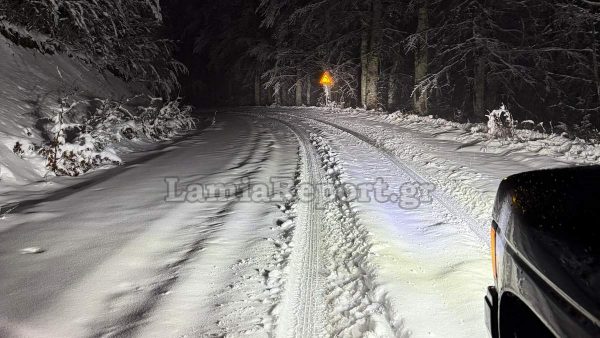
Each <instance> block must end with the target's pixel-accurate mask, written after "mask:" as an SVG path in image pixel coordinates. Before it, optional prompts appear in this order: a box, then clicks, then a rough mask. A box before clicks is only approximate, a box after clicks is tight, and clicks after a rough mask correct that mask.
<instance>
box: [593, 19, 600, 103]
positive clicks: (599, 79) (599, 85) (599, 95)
mask: <svg viewBox="0 0 600 338" xmlns="http://www.w3.org/2000/svg"><path fill="white" fill-rule="evenodd" d="M592 37H593V41H594V43H593V46H592V47H593V48H592V53H593V54H592V62H593V63H594V65H593V68H594V81H595V82H596V99H597V100H598V102H599V103H600V73H599V70H598V43H597V41H596V26H595V24H594V23H592Z"/></svg>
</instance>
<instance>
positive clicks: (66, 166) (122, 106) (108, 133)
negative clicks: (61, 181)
mask: <svg viewBox="0 0 600 338" xmlns="http://www.w3.org/2000/svg"><path fill="white" fill-rule="evenodd" d="M180 104H181V103H180V101H179V100H175V101H169V102H166V103H164V102H163V101H162V99H160V98H151V97H148V96H136V97H133V98H130V99H128V100H126V101H125V102H118V101H113V100H108V99H105V100H101V99H98V98H93V99H89V100H71V101H70V100H69V98H61V99H60V102H59V106H58V107H54V108H52V118H51V119H45V120H46V121H47V122H46V123H45V124H40V125H42V129H43V130H41V132H42V133H43V134H44V135H45V136H46V141H45V142H44V143H43V144H41V145H33V147H31V146H30V147H28V148H27V150H28V151H29V152H31V151H36V152H37V153H38V154H39V155H41V156H42V157H44V158H45V160H46V168H47V169H48V170H49V172H52V173H54V174H56V175H59V176H78V175H80V174H83V173H85V172H87V171H89V170H90V169H93V168H95V167H98V166H102V165H107V164H120V163H121V159H120V158H119V157H118V156H117V154H116V152H115V150H114V149H112V147H111V145H113V144H115V143H118V142H120V141H122V140H123V138H125V139H129V140H133V139H142V138H145V139H150V140H167V139H170V138H172V137H174V136H176V135H177V133H178V132H182V131H186V130H191V129H193V128H195V126H196V121H195V119H194V118H193V117H192V116H191V111H192V108H191V107H190V106H183V107H181V106H180ZM32 148H33V149H32ZM14 151H15V153H18V154H22V153H23V152H25V150H24V149H23V147H22V145H20V144H19V145H18V146H17V145H15V148H14Z"/></svg>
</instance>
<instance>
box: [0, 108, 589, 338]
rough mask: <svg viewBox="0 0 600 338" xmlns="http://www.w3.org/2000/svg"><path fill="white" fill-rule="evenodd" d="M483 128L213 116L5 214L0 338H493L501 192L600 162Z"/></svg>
mask: <svg viewBox="0 0 600 338" xmlns="http://www.w3.org/2000/svg"><path fill="white" fill-rule="evenodd" d="M478 128H479V127H478V126H465V125H459V124H455V123H449V122H446V121H441V120H434V119H431V118H418V117H412V116H405V115H401V114H393V115H386V114H379V113H374V112H365V111H360V110H327V109H315V108H302V109H299V108H243V109H242V108H240V109H232V110H230V111H227V112H223V113H221V114H218V115H217V118H216V124H214V125H213V126H211V127H209V128H208V129H206V130H204V131H203V132H201V133H196V134H194V135H191V136H189V137H188V138H186V139H183V140H181V141H179V142H176V143H173V144H172V145H170V146H168V147H166V148H163V149H161V150H156V151H154V152H153V153H151V154H149V155H148V156H146V157H143V158H141V159H139V160H137V161H134V162H132V163H129V164H127V163H126V164H125V165H124V166H122V167H118V168H113V169H107V170H103V171H98V172H96V173H94V174H92V175H91V176H88V177H89V178H83V179H80V180H82V181H81V182H82V185H81V186H79V187H78V188H77V189H72V190H67V191H63V192H62V193H61V194H58V195H50V196H51V198H48V199H41V200H40V201H36V202H32V203H28V204H27V205H25V206H23V207H21V208H19V209H16V210H15V211H14V212H12V213H8V214H6V215H4V217H3V219H2V220H0V293H1V294H2V295H3V297H1V298H0V336H8V337H81V336H94V337H112V336H139V337H146V336H151V337H184V336H187V337H190V336H191V337H196V336H197V337H203V336H224V335H227V336H252V337H254V336H258V337H267V336H278V337H284V336H293V337H309V336H341V337H359V336H365V337H394V336H395V337H430V336H433V337H465V336H474V337H483V336H485V335H486V332H485V330H486V329H485V325H484V316H483V295H484V292H485V287H486V286H487V285H490V284H491V283H492V278H491V263H490V257H489V252H488V246H487V245H488V244H487V241H488V237H487V236H488V229H489V228H488V227H489V221H490V212H491V206H492V203H493V198H494V194H495V190H496V188H497V186H498V184H499V182H500V180H501V179H502V178H503V177H505V176H507V175H509V174H512V173H516V172H520V171H525V170H532V169H538V168H548V167H555V166H566V165H575V164H582V163H594V162H596V161H597V160H598V156H597V154H599V153H600V152H598V148H597V147H594V146H592V145H582V144H577V142H579V141H577V140H575V141H568V142H570V144H571V146H570V147H569V149H566V148H560V147H558V144H559V143H563V144H565V143H568V142H566V141H565V139H561V140H560V142H559V140H553V136H543V135H530V136H531V137H530V138H529V139H527V140H523V139H521V140H519V141H515V140H513V141H508V140H501V141H498V140H489V139H488V138H487V135H486V134H484V133H482V132H480V131H479V130H480V129H478ZM519 133H520V132H519ZM523 133H525V131H523ZM522 138H524V137H522ZM553 144H556V145H557V147H554V146H553ZM561 149H562V150H561ZM579 149H581V150H579ZM86 182H87V183H86ZM174 187H176V189H169V188H174ZM232 187H233V188H232ZM223 189H225V190H226V189H230V192H231V193H232V195H226V194H223ZM215 190H216V191H215ZM218 192H221V193H218ZM389 192H392V193H393V195H386V194H387V193H389Z"/></svg>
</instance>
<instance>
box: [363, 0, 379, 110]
mask: <svg viewBox="0 0 600 338" xmlns="http://www.w3.org/2000/svg"><path fill="white" fill-rule="evenodd" d="M382 14H383V8H382V4H381V0H373V3H372V19H371V27H370V38H369V40H370V41H369V55H368V58H367V59H368V66H367V79H366V80H367V86H366V87H367V94H366V97H365V103H366V104H365V108H366V109H377V104H378V103H379V100H378V98H377V96H378V95H377V93H378V90H377V89H378V88H377V87H378V84H379V62H380V58H379V53H380V47H381V40H382V37H383V31H382V29H381V26H382V25H381V20H382Z"/></svg>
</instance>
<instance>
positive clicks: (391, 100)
mask: <svg viewBox="0 0 600 338" xmlns="http://www.w3.org/2000/svg"><path fill="white" fill-rule="evenodd" d="M397 71H398V60H396V61H394V65H393V66H392V70H391V71H390V74H389V78H388V97H387V98H388V99H387V108H388V110H393V109H396V101H397V96H398V95H397V91H398V79H397V74H396V72H397Z"/></svg>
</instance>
